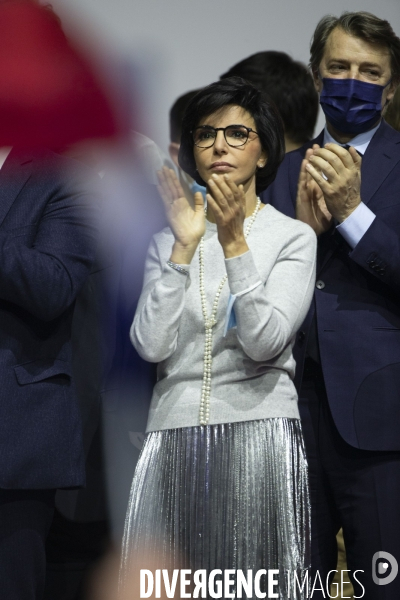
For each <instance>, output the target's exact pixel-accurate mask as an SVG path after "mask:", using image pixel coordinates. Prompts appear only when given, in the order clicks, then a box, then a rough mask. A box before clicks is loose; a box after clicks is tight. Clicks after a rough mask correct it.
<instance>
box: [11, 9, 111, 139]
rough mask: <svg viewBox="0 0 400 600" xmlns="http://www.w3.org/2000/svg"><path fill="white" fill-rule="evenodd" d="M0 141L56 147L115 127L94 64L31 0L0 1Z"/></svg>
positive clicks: (54, 19)
mask: <svg viewBox="0 0 400 600" xmlns="http://www.w3.org/2000/svg"><path fill="white" fill-rule="evenodd" d="M0 82H1V85H0V146H14V145H23V146H25V145H29V146H31V145H35V146H38V145H42V146H48V147H52V148H55V147H57V148H58V147H62V146H64V145H68V144H72V143H75V142H79V141H82V140H86V139H93V138H99V137H102V138H104V137H112V136H116V135H117V134H118V133H120V132H119V131H118V130H119V127H120V125H119V124H118V119H117V117H116V114H115V112H114V110H113V108H112V106H111V102H110V100H109V98H108V97H107V92H106V89H105V87H104V85H103V84H102V83H101V81H100V78H99V77H98V75H97V74H96V72H95V69H94V67H93V66H92V65H91V64H90V62H89V61H88V60H87V59H86V58H85V57H84V56H83V55H82V53H80V52H79V51H78V50H77V49H76V48H74V47H73V46H72V44H71V43H70V42H69V41H68V39H67V37H66V36H65V34H64V32H63V30H62V28H61V25H60V21H59V19H58V17H57V16H56V15H55V14H54V13H53V12H52V10H51V9H50V8H46V7H44V6H41V5H39V4H37V3H36V2H35V1H34V0H9V1H7V2H1V3H0Z"/></svg>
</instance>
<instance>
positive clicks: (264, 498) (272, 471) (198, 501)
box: [120, 418, 310, 600]
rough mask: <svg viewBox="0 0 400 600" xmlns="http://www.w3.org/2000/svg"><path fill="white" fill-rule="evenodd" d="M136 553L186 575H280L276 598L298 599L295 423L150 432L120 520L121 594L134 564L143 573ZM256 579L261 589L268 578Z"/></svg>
mask: <svg viewBox="0 0 400 600" xmlns="http://www.w3.org/2000/svg"><path fill="white" fill-rule="evenodd" d="M143 557H146V560H148V561H149V562H150V564H151V565H152V568H153V569H168V570H171V569H174V568H175V569H182V568H183V569H191V570H192V573H193V571H196V570H198V569H206V570H207V572H208V573H210V572H211V571H212V570H213V569H221V570H222V571H224V570H225V569H233V570H235V571H237V570H242V571H243V573H244V574H245V575H247V571H248V570H249V569H251V570H252V573H253V576H254V575H255V573H256V572H257V571H259V570H261V569H266V570H268V569H278V570H279V575H275V576H274V577H275V578H276V577H278V580H279V584H278V588H276V587H275V588H274V592H277V591H278V589H279V596H278V597H279V598H280V599H281V600H286V599H287V598H295V599H299V600H300V599H302V598H304V597H305V596H304V594H305V592H301V591H299V590H300V586H298V585H297V584H296V585H295V583H294V582H295V579H297V581H303V580H304V577H305V576H307V569H308V568H309V562H310V505H309V496H308V480H307V462H306V458H305V450H304V444H303V437H302V432H301V425H300V421H299V420H297V419H285V418H275V419H264V420H260V421H245V422H239V423H225V424H220V425H207V426H198V427H184V428H181V429H168V430H163V431H155V432H152V433H149V434H147V436H146V438H145V443H144V446H143V449H142V453H141V455H140V458H139V461H138V465H137V468H136V471H135V476H134V478H133V483H132V489H131V494H130V499H129V505H128V511H127V516H126V521H125V531H124V539H123V550H122V561H121V570H120V586H121V587H122V588H123V587H124V582H125V581H126V579H127V577H128V576H129V574H130V573H131V571H132V570H133V569H137V568H138V566H139V564H140V565H141V568H150V567H146V566H144V565H143ZM260 581H261V585H260V588H261V589H263V588H264V591H266V590H267V587H268V586H267V576H263V577H262V578H261V580H260ZM233 589H235V588H233ZM230 592H232V588H230ZM235 597H236V596H235ZM239 597H241V596H239ZM243 597H246V596H245V595H243ZM248 597H252V596H248ZM254 597H256V596H254ZM267 597H268V594H267Z"/></svg>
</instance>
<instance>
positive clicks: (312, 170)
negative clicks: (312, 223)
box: [306, 144, 362, 223]
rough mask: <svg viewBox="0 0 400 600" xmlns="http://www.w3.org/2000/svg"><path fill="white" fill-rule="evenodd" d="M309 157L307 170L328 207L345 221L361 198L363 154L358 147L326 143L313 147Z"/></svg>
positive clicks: (337, 217) (333, 213)
mask: <svg viewBox="0 0 400 600" xmlns="http://www.w3.org/2000/svg"><path fill="white" fill-rule="evenodd" d="M308 161H309V162H308V164H307V165H306V169H307V172H308V173H309V174H310V175H311V177H312V178H313V179H314V181H315V182H316V184H318V186H319V187H320V189H321V191H322V193H323V196H324V200H325V204H326V207H327V209H328V210H329V212H330V214H331V215H332V216H333V217H334V218H335V219H336V220H337V221H339V223H342V222H343V221H344V220H345V219H347V217H348V216H349V215H351V213H352V212H353V211H354V210H355V209H356V208H357V206H358V205H359V204H360V202H361V196H360V188H361V162H362V159H361V156H360V155H359V154H358V153H357V150H355V148H352V147H350V148H349V149H348V150H347V149H346V148H342V146H339V145H338V144H325V147H324V148H316V149H315V150H314V149H313V151H312V154H311V155H310V156H309V159H308ZM322 173H324V175H325V177H323V175H322Z"/></svg>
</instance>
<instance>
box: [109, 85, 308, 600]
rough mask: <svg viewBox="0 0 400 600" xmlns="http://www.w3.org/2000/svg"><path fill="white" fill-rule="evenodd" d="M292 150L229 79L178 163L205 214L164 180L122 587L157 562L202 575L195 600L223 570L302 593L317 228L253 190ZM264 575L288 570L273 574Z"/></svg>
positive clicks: (275, 119) (144, 303) (193, 109)
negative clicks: (300, 402) (306, 406)
mask: <svg viewBox="0 0 400 600" xmlns="http://www.w3.org/2000/svg"><path fill="white" fill-rule="evenodd" d="M283 147H284V146H283V131H282V125H281V122H280V119H279V116H278V114H277V112H276V110H275V108H273V107H272V106H271V105H270V104H269V103H268V101H267V100H266V99H265V97H264V96H263V95H262V93H261V92H259V91H258V90H256V89H255V88H254V87H252V86H251V85H249V84H248V83H246V82H245V81H244V80H242V79H240V78H231V79H226V80H223V81H220V82H218V83H213V84H212V85H210V86H208V87H206V88H204V89H203V90H201V91H200V92H199V93H198V94H197V95H196V96H195V97H194V98H193V100H192V101H191V103H190V104H189V106H188V108H187V111H186V114H185V116H184V120H183V127H182V140H181V147H180V152H179V162H180V165H181V167H182V168H183V169H184V170H185V171H186V172H187V173H188V174H189V175H191V176H192V177H194V178H195V179H196V181H197V182H199V183H201V184H203V185H206V187H207V196H206V198H207V202H206V207H205V203H204V201H203V196H202V194H201V193H197V194H196V195H195V198H194V202H189V201H188V200H187V199H186V198H185V196H184V193H183V191H182V188H181V186H180V184H179V181H178V179H177V177H176V175H175V173H174V172H173V171H172V170H169V169H166V168H165V169H163V171H162V172H160V173H159V180H160V185H159V191H160V194H161V196H162V198H163V201H164V204H165V208H166V213H167V217H168V221H169V224H170V227H169V228H166V229H164V230H163V231H161V232H160V233H158V234H157V235H156V236H154V238H153V241H152V243H151V245H150V249H149V252H148V257H147V263H146V270H145V280H144V286H143V290H142V294H141V297H140V300H139V304H138V308H137V312H136V315H135V318H134V321H133V324H132V328H131V339H132V343H133V344H134V346H135V348H136V349H137V351H138V352H139V354H140V355H141V356H142V357H143V358H144V359H146V360H148V361H151V362H157V363H158V381H157V383H156V385H155V388H154V393H153V397H152V402H151V407H150V413H149V419H148V424H147V435H146V438H145V442H144V446H143V450H142V453H141V456H140V458H139V462H138V465H137V468H136V472H135V476H134V479H133V484H132V490H131V496H130V501H129V506H128V512H127V517H126V524H125V532H124V541H123V556H122V566H121V585H122V586H123V585H124V581H125V578H126V576H127V574H128V573H129V571H130V570H132V569H133V568H137V569H138V568H139V565H140V566H141V567H144V568H146V565H144V564H143V556H146V559H148V560H150V562H151V564H152V565H155V568H156V569H172V568H174V567H175V568H179V567H183V568H189V569H191V573H192V575H191V577H192V579H191V583H192V589H194V590H195V591H194V594H195V593H196V587H197V593H199V596H195V595H194V596H193V597H203V598H204V597H221V596H215V595H213V594H214V592H213V590H214V589H217V588H218V582H216V581H214V576H215V572H214V573H213V574H211V572H212V571H213V570H214V569H221V570H222V571H224V570H227V569H233V570H234V571H235V572H237V573H242V575H238V576H237V578H235V577H234V576H233V575H232V574H230V579H231V580H232V581H233V583H231V584H230V585H228V584H226V580H225V583H224V581H222V582H220V583H219V585H221V586H222V587H223V588H224V592H223V595H222V597H248V598H252V597H257V596H258V597H260V596H259V595H258V593H259V591H260V590H261V591H262V590H264V591H266V590H267V589H270V590H273V591H274V592H276V593H279V596H274V597H277V598H278V597H279V598H281V599H282V600H283V599H284V598H285V599H286V598H287V597H288V595H289V593H290V596H289V597H290V598H303V597H305V596H304V594H305V586H304V592H299V591H295V587H294V580H295V577H297V578H300V576H302V577H303V578H304V576H305V570H306V569H307V568H308V561H309V539H310V531H309V500H308V489H307V464H306V459H305V453H304V447H303V439H302V433H301V427H300V421H299V413H298V408H297V395H296V390H295V387H294V385H293V377H294V369H295V363H294V360H293V356H292V346H293V343H294V339H295V335H296V331H297V330H298V328H299V327H300V325H301V323H302V322H303V320H304V318H305V316H306V314H307V311H308V308H309V305H310V302H311V298H312V294H313V288H314V282H315V250H316V237H315V234H314V232H313V231H312V230H311V228H309V227H308V226H307V225H305V224H304V223H302V222H300V221H296V220H294V219H290V218H289V217H286V216H284V215H283V214H281V213H279V212H278V211H276V210H275V209H274V208H273V207H272V206H270V205H266V206H265V205H263V204H262V203H261V202H260V199H259V197H258V196H257V194H259V193H260V192H261V191H262V190H264V189H265V188H266V186H268V185H269V184H270V183H271V182H272V181H273V179H274V177H275V174H276V171H277V169H278V166H279V163H280V162H281V160H282V157H283ZM300 185H304V186H305V185H306V183H305V182H302V183H301V184H300ZM201 569H203V570H205V574H204V573H203V575H202V576H201V577H200V574H199V573H200V571H199V570H201ZM262 569H265V570H269V569H277V570H279V573H275V574H274V577H275V579H276V580H277V582H278V583H276V584H274V582H273V581H272V582H271V575H268V576H267V575H265V571H262ZM248 570H251V572H250V571H249V572H248ZM195 572H197V573H195ZM210 574H211V576H210ZM203 576H204V577H205V580H204V579H203V578H202V577H203ZM221 578H222V579H223V575H222V576H221ZM243 578H244V579H245V580H243ZM217 579H218V577H217ZM189 580H190V578H189ZM268 580H269V582H268ZM205 581H206V583H204V582H205ZM162 585H164V583H162ZM203 585H204V586H205V587H202V586H203ZM268 585H269V586H270V588H268ZM208 586H209V587H208ZM224 586H225V587H224ZM163 589H164V588H163ZM177 589H179V588H177ZM203 592H204V595H203ZM241 592H243V595H242V596H240V593H241ZM208 594H209V595H208ZM270 597H271V596H270Z"/></svg>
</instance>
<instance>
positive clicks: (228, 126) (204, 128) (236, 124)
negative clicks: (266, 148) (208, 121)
mask: <svg viewBox="0 0 400 600" xmlns="http://www.w3.org/2000/svg"><path fill="white" fill-rule="evenodd" d="M231 127H242V128H243V129H246V130H247V138H246V139H245V141H244V142H243V144H237V145H236V146H233V145H232V144H230V143H229V142H228V140H227V139H226V133H225V132H226V130H227V129H230V128H231ZM197 129H203V130H207V129H211V130H212V131H215V132H217V131H223V132H224V138H225V141H226V143H227V144H228V146H230V147H231V148H241V147H242V146H244V145H245V144H247V142H248V141H249V134H250V133H255V134H256V135H258V133H257V131H255V130H254V129H252V128H251V127H246V125H242V124H241V123H240V124H239V123H233V124H232V125H227V126H226V127H212V126H211V125H199V126H198V127H195V128H194V129H193V130H192V131H191V132H190V133H191V135H192V137H193V143H194V145H195V146H197V148H204V149H206V148H212V147H213V146H214V144H215V140H216V139H217V136H216V135H215V138H214V141H213V143H212V144H211V145H210V146H198V145H197V144H196V142H195V141H194V132H195V131H196V130H197Z"/></svg>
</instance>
